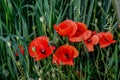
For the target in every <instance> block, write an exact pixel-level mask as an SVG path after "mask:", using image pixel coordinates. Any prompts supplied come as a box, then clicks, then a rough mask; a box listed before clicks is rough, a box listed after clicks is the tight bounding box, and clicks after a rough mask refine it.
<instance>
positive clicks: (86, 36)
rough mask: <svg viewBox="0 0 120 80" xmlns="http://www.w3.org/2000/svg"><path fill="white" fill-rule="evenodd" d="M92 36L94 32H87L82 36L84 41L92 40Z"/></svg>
mask: <svg viewBox="0 0 120 80" xmlns="http://www.w3.org/2000/svg"><path fill="white" fill-rule="evenodd" d="M91 35H92V31H91V30H87V31H85V32H84V33H83V34H82V39H83V40H87V39H88V38H90V36H91Z"/></svg>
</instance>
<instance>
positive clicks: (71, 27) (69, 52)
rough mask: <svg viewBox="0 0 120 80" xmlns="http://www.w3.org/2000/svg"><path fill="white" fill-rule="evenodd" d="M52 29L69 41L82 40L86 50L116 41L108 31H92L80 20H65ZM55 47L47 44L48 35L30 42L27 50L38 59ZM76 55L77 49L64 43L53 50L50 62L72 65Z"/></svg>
mask: <svg viewBox="0 0 120 80" xmlns="http://www.w3.org/2000/svg"><path fill="white" fill-rule="evenodd" d="M54 29H55V30H56V32H57V33H58V34H59V35H60V36H63V37H64V36H67V37H68V39H69V41H70V42H83V43H84V44H85V46H86V48H87V50H88V52H93V51H94V45H97V44H99V45H100V47H101V48H105V47H107V46H109V45H110V44H112V43H115V42H116V40H114V39H113V35H112V34H111V33H110V32H99V33H96V32H95V31H93V32H92V31H91V30H88V28H87V25H85V24H84V23H82V22H74V21H72V20H65V21H63V22H61V23H60V24H58V25H54ZM55 49H56V47H55V46H52V45H50V44H49V39H48V37H46V36H40V37H37V38H35V39H34V40H33V41H32V42H31V43H30V45H29V48H28V51H29V54H30V56H31V57H33V58H34V60H35V61H39V60H41V59H43V58H46V57H48V56H50V55H51V54H52V53H53V52H54V50H55ZM78 55H79V51H78V50H77V49H76V48H75V47H74V46H72V45H69V44H64V45H61V46H60V47H58V48H57V49H56V50H55V53H54V54H53V60H52V63H53V64H57V65H74V58H76V57H78Z"/></svg>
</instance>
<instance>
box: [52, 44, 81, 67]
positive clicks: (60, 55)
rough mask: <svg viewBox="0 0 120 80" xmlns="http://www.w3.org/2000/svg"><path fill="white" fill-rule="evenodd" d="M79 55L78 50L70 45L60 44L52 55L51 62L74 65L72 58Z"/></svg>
mask: <svg viewBox="0 0 120 80" xmlns="http://www.w3.org/2000/svg"><path fill="white" fill-rule="evenodd" d="M78 55H79V52H78V50H77V49H76V48H75V47H74V46H71V45H62V46H60V47H59V48H58V49H57V50H56V52H55V54H54V55H53V63H56V64H57V65H60V63H62V65H74V62H73V59H74V58H76V57H77V56H78Z"/></svg>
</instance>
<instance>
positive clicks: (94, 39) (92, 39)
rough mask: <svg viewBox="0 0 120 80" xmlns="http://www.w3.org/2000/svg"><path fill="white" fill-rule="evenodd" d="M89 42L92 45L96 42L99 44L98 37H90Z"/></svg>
mask: <svg viewBox="0 0 120 80" xmlns="http://www.w3.org/2000/svg"><path fill="white" fill-rule="evenodd" d="M91 41H92V44H94V45H95V44H98V42H99V37H98V36H97V35H93V36H92V37H91Z"/></svg>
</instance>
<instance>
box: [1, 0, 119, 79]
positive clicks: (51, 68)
mask: <svg viewBox="0 0 120 80" xmlns="http://www.w3.org/2000/svg"><path fill="white" fill-rule="evenodd" d="M40 17H41V18H43V21H41V20H40ZM65 19H71V20H74V21H80V22H84V23H86V24H87V25H88V26H89V27H88V28H89V29H91V30H93V31H94V30H96V31H110V32H112V33H113V34H114V38H115V39H116V40H117V43H116V44H112V45H110V46H109V47H107V48H105V49H101V48H100V47H99V46H98V45H97V46H95V51H94V52H92V53H88V52H85V51H84V48H83V47H82V46H83V45H82V44H81V43H77V44H73V45H74V46H75V47H76V48H77V49H78V50H79V52H80V55H79V57H77V58H76V59H75V66H57V65H54V64H52V55H51V56H50V57H48V58H46V59H43V60H40V61H38V62H35V61H34V60H33V58H31V57H30V56H29V53H28V46H29V43H30V42H31V41H32V40H33V39H34V38H36V37H38V36H41V35H46V36H48V37H49V39H50V42H51V44H54V45H56V46H60V45H61V44H65V42H67V41H66V40H65V39H64V38H61V37H59V36H58V34H57V33H56V32H55V30H54V29H53V25H54V24H58V23H60V22H61V21H63V20H65ZM117 24H118V21H117V17H116V14H115V9H113V6H112V2H111V0H31V1H26V0H0V79H1V80H7V79H10V80H21V79H22V80H29V79H34V80H38V78H42V80H119V79H120V69H119V67H120V66H119V63H120V55H119V53H120V28H118V27H117V26H118V25H117ZM69 44H71V43H69ZM20 45H22V46H24V50H25V55H24V56H23V55H22V54H21V53H20V50H19V46H20ZM16 51H18V53H19V55H20V56H19V57H16V56H15V53H16ZM78 71H80V72H81V74H80V76H78V74H77V72H78Z"/></svg>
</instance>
